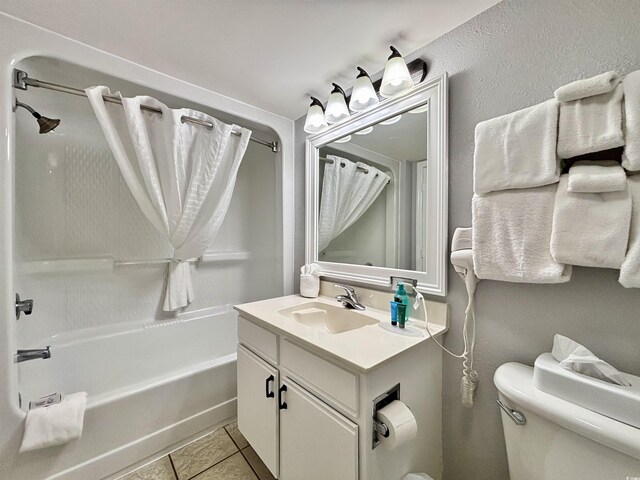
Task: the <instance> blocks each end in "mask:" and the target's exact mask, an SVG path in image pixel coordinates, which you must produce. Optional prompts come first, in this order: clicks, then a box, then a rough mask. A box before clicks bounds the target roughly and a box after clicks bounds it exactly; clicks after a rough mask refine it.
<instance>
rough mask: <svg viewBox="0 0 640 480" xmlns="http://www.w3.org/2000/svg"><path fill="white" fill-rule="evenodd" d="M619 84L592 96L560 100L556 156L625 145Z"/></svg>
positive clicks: (561, 156)
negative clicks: (607, 91)
mask: <svg viewBox="0 0 640 480" xmlns="http://www.w3.org/2000/svg"><path fill="white" fill-rule="evenodd" d="M622 97H623V92H622V85H618V86H617V87H616V88H615V89H614V90H612V91H611V92H609V93H604V94H602V95H596V96H595V97H588V98H583V99H582V100H576V101H574V102H561V103H560V121H559V122H558V156H559V157H560V158H571V157H577V156H578V155H584V154H585V153H591V152H598V151H600V150H609V149H610V148H616V147H620V146H622V145H624V137H623V135H622Z"/></svg>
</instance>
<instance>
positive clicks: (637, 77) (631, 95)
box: [622, 70, 640, 171]
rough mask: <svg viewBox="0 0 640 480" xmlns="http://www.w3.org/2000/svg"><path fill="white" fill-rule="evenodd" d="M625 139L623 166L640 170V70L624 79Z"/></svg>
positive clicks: (632, 169)
mask: <svg viewBox="0 0 640 480" xmlns="http://www.w3.org/2000/svg"><path fill="white" fill-rule="evenodd" d="M622 87H623V89H624V137H625V138H624V139H625V146H624V152H623V154H622V166H623V167H624V168H626V169H627V170H631V171H636V170H640V70H636V71H635V72H631V73H630V74H629V75H626V76H625V77H624V80H623V82H622Z"/></svg>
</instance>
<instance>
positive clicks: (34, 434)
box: [20, 392, 87, 452]
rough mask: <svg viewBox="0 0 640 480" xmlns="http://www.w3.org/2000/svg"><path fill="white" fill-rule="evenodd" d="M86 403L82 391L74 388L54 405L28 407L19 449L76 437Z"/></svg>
mask: <svg viewBox="0 0 640 480" xmlns="http://www.w3.org/2000/svg"><path fill="white" fill-rule="evenodd" d="M86 404H87V394H86V392H78V393H72V394H70V395H66V396H65V397H64V398H63V399H62V402H60V403H56V404H55V405H50V406H48V407H39V408H34V409H31V410H29V412H27V420H26V422H25V426H24V436H23V437H22V445H21V446H20V452H28V451H30V450H38V449H40V448H46V447H53V446H55V445H62V444H64V443H68V442H70V441H71V440H75V439H77V438H80V436H81V435H82V427H83V424H84V409H85V406H86Z"/></svg>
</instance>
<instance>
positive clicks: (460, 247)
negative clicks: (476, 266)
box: [451, 228, 478, 296]
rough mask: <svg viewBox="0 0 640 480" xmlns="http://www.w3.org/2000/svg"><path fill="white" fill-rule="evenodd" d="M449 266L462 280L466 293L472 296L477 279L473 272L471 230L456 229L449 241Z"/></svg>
mask: <svg viewBox="0 0 640 480" xmlns="http://www.w3.org/2000/svg"><path fill="white" fill-rule="evenodd" d="M451 264H452V265H453V268H454V269H455V271H456V272H457V273H458V275H460V278H462V280H464V283H465V285H466V286H467V293H468V294H469V295H471V296H472V295H473V294H474V293H475V291H476V283H477V281H478V279H477V277H476V276H475V274H474V272H473V250H472V237H471V228H456V231H455V232H454V233H453V240H452V241H451Z"/></svg>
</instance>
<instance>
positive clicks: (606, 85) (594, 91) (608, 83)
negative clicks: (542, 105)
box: [553, 72, 620, 102]
mask: <svg viewBox="0 0 640 480" xmlns="http://www.w3.org/2000/svg"><path fill="white" fill-rule="evenodd" d="M619 83H620V76H619V75H618V74H617V73H616V72H606V73H601V74H600V75H596V76H595V77H591V78H584V79H582V80H576V81H575V82H571V83H569V84H567V85H565V86H564V87H560V88H559V89H557V90H556V91H555V92H554V93H553V95H554V96H555V97H556V98H557V99H558V100H559V101H561V102H572V101H573V100H580V99H581V98H587V97H593V96H595V95H602V94H603V93H608V92H610V91H611V90H613V89H614V88H616V87H617V86H618V84H619Z"/></svg>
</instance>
